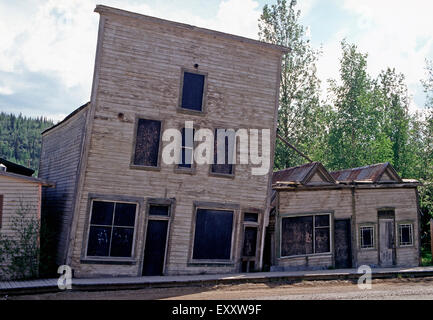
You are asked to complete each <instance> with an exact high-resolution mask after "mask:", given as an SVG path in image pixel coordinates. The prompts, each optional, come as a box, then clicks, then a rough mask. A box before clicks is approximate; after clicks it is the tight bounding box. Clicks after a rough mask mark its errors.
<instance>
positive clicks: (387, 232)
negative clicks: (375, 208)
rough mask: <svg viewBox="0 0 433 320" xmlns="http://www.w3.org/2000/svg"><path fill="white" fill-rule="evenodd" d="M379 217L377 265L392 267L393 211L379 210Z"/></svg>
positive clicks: (393, 251)
mask: <svg viewBox="0 0 433 320" xmlns="http://www.w3.org/2000/svg"><path fill="white" fill-rule="evenodd" d="M378 216H379V263H380V266H381V267H392V266H393V265H394V262H395V245H394V242H395V236H394V216H395V213H394V210H381V211H379V212H378Z"/></svg>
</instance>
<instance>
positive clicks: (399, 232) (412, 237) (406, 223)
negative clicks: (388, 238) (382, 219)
mask: <svg viewBox="0 0 433 320" xmlns="http://www.w3.org/2000/svg"><path fill="white" fill-rule="evenodd" d="M402 226H410V240H411V242H410V244H402V242H401V227H402ZM413 231H414V223H413V221H401V222H398V223H397V234H398V246H399V247H400V248H408V247H413V246H414V245H415V238H414V234H413Z"/></svg>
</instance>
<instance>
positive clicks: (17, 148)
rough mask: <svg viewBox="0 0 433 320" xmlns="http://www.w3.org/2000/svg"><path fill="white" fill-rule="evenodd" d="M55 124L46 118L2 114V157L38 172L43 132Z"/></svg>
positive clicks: (0, 138)
mask: <svg viewBox="0 0 433 320" xmlns="http://www.w3.org/2000/svg"><path fill="white" fill-rule="evenodd" d="M52 125H54V123H53V122H52V121H50V120H47V119H46V118H43V117H40V118H28V117H23V116H22V115H21V114H20V115H18V116H16V115H13V114H6V113H3V112H1V113H0V157H1V158H5V159H6V160H9V161H12V162H16V163H18V164H21V165H24V166H26V167H29V168H32V169H33V170H35V171H36V173H37V171H38V168H39V155H40V153H41V132H42V131H44V130H45V129H47V128H49V127H51V126H52Z"/></svg>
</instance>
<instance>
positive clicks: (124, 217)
mask: <svg viewBox="0 0 433 320" xmlns="http://www.w3.org/2000/svg"><path fill="white" fill-rule="evenodd" d="M135 209H136V205H135V204H132V203H116V214H115V215H114V225H115V226H125V227H133V226H134V224H135Z"/></svg>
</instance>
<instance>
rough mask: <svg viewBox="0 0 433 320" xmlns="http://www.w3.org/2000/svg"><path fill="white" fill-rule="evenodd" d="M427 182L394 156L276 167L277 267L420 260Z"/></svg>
mask: <svg viewBox="0 0 433 320" xmlns="http://www.w3.org/2000/svg"><path fill="white" fill-rule="evenodd" d="M419 185H420V183H419V182H418V181H416V180H408V179H401V178H400V176H399V175H398V174H397V172H396V171H395V170H394V168H393V167H392V165H391V164H389V163H381V164H375V165H370V166H366V167H361V168H354V169H347V170H341V171H336V172H328V171H327V170H326V168H325V167H324V166H323V165H322V164H321V163H319V162H312V163H308V164H305V165H302V166H298V167H293V168H288V169H285V170H282V171H278V172H274V174H273V192H274V194H273V205H274V207H275V210H274V211H273V212H274V213H273V214H272V215H271V218H270V224H269V227H268V234H267V238H268V239H269V243H270V246H269V248H270V252H271V254H270V255H269V260H270V261H269V263H270V265H271V266H272V267H271V270H275V271H281V270H296V269H298V270H300V269H304V270H305V269H325V268H352V267H359V266H361V265H369V266H371V267H393V266H418V265H419V259H420V251H419V250H420V239H419V221H420V219H419V208H418V193H417V187H418V186H419Z"/></svg>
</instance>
